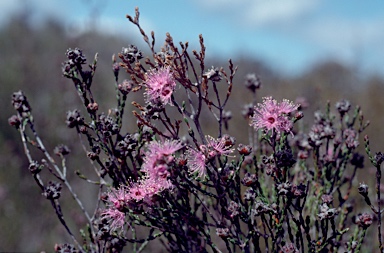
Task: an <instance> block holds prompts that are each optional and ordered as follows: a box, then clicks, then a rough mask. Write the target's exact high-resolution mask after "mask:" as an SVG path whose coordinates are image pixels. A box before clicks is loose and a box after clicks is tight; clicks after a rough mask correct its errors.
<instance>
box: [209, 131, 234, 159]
mask: <svg viewBox="0 0 384 253" xmlns="http://www.w3.org/2000/svg"><path fill="white" fill-rule="evenodd" d="M205 139H206V140H207V147H208V149H209V150H210V151H209V156H210V157H212V156H216V155H228V154H229V153H232V152H233V149H231V148H230V147H228V146H226V145H225V138H220V139H215V138H213V137H212V136H209V135H207V136H205Z"/></svg>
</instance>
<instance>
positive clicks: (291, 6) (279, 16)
mask: <svg viewBox="0 0 384 253" xmlns="http://www.w3.org/2000/svg"><path fill="white" fill-rule="evenodd" d="M318 3H319V2H318V1H308V0H284V1H281V0H268V1H263V0H260V1H252V2H251V3H250V4H249V6H248V7H247V9H246V13H245V19H246V21H247V22H250V24H251V25H254V26H263V25H269V24H282V23H285V22H287V21H288V22H289V21H295V20H296V19H299V18H300V17H302V16H303V15H306V14H308V13H310V12H311V11H312V10H314V9H315V8H316V7H317V5H318Z"/></svg>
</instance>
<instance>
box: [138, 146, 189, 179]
mask: <svg viewBox="0 0 384 253" xmlns="http://www.w3.org/2000/svg"><path fill="white" fill-rule="evenodd" d="M182 147H183V145H182V144H181V143H180V141H178V140H172V141H169V140H166V141H164V142H159V141H152V142H151V143H149V144H148V146H147V151H146V152H145V154H144V155H145V158H144V164H143V168H142V170H143V171H144V172H145V173H146V174H147V176H150V177H155V178H157V177H162V178H166V177H167V176H168V165H169V164H170V163H171V162H172V161H173V159H174V157H173V154H174V153H175V152H176V151H177V150H179V149H181V148H182Z"/></svg>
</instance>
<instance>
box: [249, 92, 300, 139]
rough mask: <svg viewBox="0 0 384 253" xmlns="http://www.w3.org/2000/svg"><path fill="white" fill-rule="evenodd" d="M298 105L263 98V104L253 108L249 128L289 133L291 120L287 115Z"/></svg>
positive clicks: (286, 101)
mask: <svg viewBox="0 0 384 253" xmlns="http://www.w3.org/2000/svg"><path fill="white" fill-rule="evenodd" d="M297 108H298V105H295V104H294V103H292V102H290V101H288V100H286V99H284V100H283V101H282V102H280V103H278V102H277V101H276V100H275V99H272V97H264V98H263V103H262V104H258V105H257V106H255V108H254V110H255V113H254V115H253V117H252V121H251V126H253V127H254V128H255V129H256V130H257V129H266V130H267V131H269V130H275V131H276V132H278V133H279V132H291V130H292V120H291V119H290V118H289V114H290V113H291V112H293V111H295V110H297Z"/></svg>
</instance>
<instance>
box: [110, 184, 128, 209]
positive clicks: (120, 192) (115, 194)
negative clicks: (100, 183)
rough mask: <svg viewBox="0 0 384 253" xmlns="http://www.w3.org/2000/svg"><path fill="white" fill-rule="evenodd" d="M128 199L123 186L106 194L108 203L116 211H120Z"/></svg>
mask: <svg viewBox="0 0 384 253" xmlns="http://www.w3.org/2000/svg"><path fill="white" fill-rule="evenodd" d="M129 199H130V198H129V196H128V194H127V189H126V187H124V186H121V187H120V188H119V189H112V190H111V191H110V192H109V193H108V202H110V203H111V204H112V206H114V207H115V208H116V209H117V210H122V208H123V207H124V204H125V203H127V202H128V201H129Z"/></svg>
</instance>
